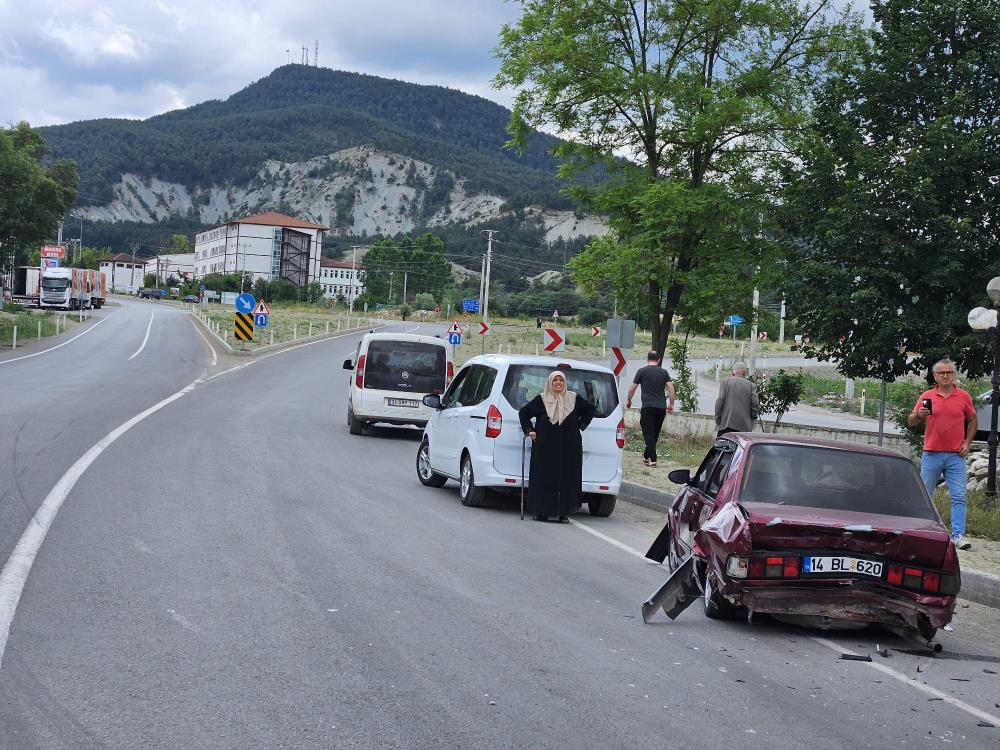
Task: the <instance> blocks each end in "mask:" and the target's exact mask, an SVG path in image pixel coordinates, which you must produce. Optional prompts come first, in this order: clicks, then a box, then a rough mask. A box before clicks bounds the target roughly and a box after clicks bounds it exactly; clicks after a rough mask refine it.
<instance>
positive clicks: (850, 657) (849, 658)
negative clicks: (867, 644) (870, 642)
mask: <svg viewBox="0 0 1000 750" xmlns="http://www.w3.org/2000/svg"><path fill="white" fill-rule="evenodd" d="M840 658H841V659H843V660H844V661H871V660H872V657H871V654H865V655H864V656H862V655H861V654H841V655H840Z"/></svg>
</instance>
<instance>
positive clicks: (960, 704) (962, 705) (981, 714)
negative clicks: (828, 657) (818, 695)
mask: <svg viewBox="0 0 1000 750" xmlns="http://www.w3.org/2000/svg"><path fill="white" fill-rule="evenodd" d="M810 640H813V641H815V642H816V643H819V644H821V645H823V646H826V647H827V648H829V649H831V650H833V651H836V652H837V653H838V654H851V655H852V656H857V655H858V654H856V653H854V652H853V651H851V650H849V649H846V648H843V647H841V646H838V645H837V644H836V643H834V642H833V641H828V640H827V639H826V638H820V637H819V636H810ZM864 663H865V664H867V665H868V666H869V667H871V668H872V669H877V670H878V671H879V672H881V673H882V674H884V675H886V676H887V677H891V678H892V679H894V680H899V681H900V682H902V683H903V684H904V685H909V686H910V687H913V688H916V689H917V690H919V691H920V692H922V693H925V694H927V695H930V696H931V697H933V698H940V699H941V700H943V701H944V702H945V703H949V704H951V705H952V706H954V707H955V708H958V709H961V710H962V711H965V712H966V713H968V714H972V715H973V716H975V717H976V718H977V719H981V720H982V721H988V722H989V723H990V724H992V725H993V726H1000V717H997V716H994V715H993V714H991V713H987V712H986V711H981V710H980V709H978V708H976V707H975V706H970V705H969V704H968V703H966V702H965V701H962V700H959V699H958V698H955V697H954V696H951V695H948V693H945V692H942V691H941V690H938V689H937V688H932V687H931V686H930V685H926V684H924V683H922V682H917V681H916V680H915V679H913V678H912V677H910V676H908V675H905V674H902V673H901V672H897V671H896V670H895V669H892V668H890V667H887V666H886V665H885V664H879V663H878V662H877V661H873V662H864Z"/></svg>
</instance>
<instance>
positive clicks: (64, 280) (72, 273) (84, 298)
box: [39, 268, 105, 310]
mask: <svg viewBox="0 0 1000 750" xmlns="http://www.w3.org/2000/svg"><path fill="white" fill-rule="evenodd" d="M41 286H42V293H41V298H40V304H39V307H42V308H52V307H54V308H59V309H61V310H79V309H86V308H97V309H100V308H101V306H102V305H103V304H104V299H105V286H104V274H102V273H101V272H100V271H93V270H90V269H87V268H43V269H42V285H41Z"/></svg>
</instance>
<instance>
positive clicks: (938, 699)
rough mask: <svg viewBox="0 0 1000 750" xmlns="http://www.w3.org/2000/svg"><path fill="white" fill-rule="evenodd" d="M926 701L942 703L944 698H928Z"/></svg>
mask: <svg viewBox="0 0 1000 750" xmlns="http://www.w3.org/2000/svg"><path fill="white" fill-rule="evenodd" d="M927 700H928V701H943V700H944V698H928V699H927Z"/></svg>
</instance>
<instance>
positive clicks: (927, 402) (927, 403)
mask: <svg viewBox="0 0 1000 750" xmlns="http://www.w3.org/2000/svg"><path fill="white" fill-rule="evenodd" d="M923 404H924V408H925V409H926V410H927V411H930V412H932V411H933V409H932V408H931V407H933V406H934V402H933V401H931V400H930V399H929V398H925V399H924V400H923Z"/></svg>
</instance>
